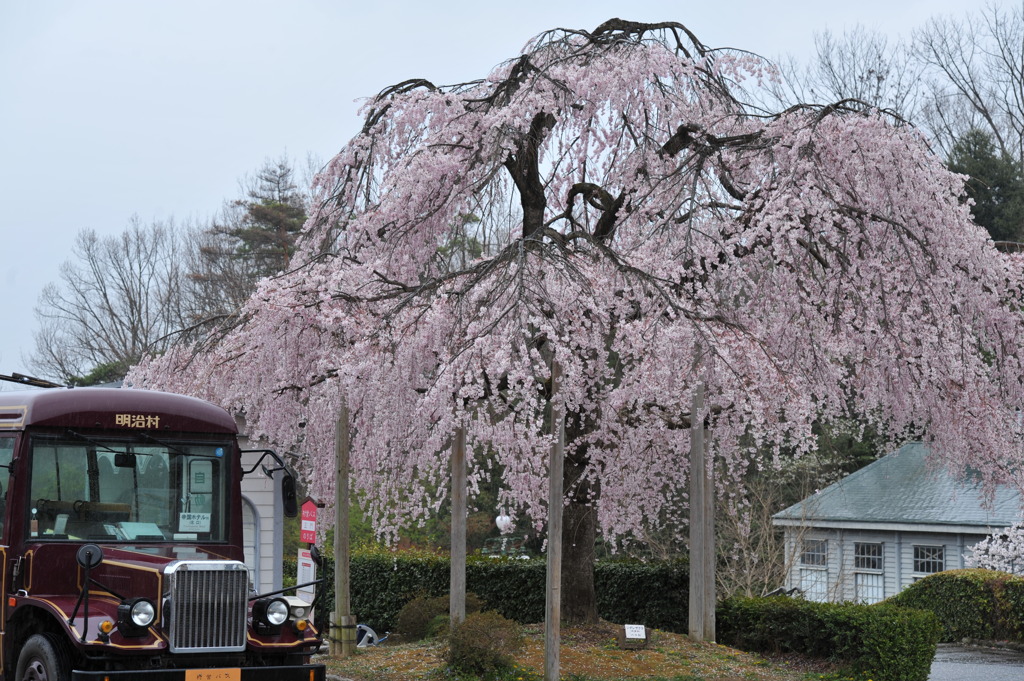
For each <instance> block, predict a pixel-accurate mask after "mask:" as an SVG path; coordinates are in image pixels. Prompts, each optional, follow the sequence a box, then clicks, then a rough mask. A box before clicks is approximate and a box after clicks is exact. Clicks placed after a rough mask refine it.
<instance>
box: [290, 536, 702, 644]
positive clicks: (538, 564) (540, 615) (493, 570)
mask: <svg viewBox="0 0 1024 681" xmlns="http://www.w3.org/2000/svg"><path fill="white" fill-rule="evenodd" d="M546 569H547V568H546V565H545V562H544V560H543V559H541V558H534V559H530V560H521V559H515V558H487V557H481V556H469V557H468V558H467V561H466V590H467V591H471V592H473V593H475V594H477V595H478V596H479V597H480V598H481V599H482V600H483V602H484V608H485V609H487V610H495V611H497V612H498V613H499V614H501V615H502V616H503V617H507V618H508V619H512V620H515V621H517V622H519V623H521V624H528V623H532V622H542V621H543V620H544V582H545V576H546ZM284 573H285V575H286V576H288V575H294V574H295V561H294V560H289V559H286V560H285V564H284ZM318 576H324V577H328V581H327V582H326V583H325V584H323V585H322V586H321V590H322V591H323V594H322V596H321V597H320V600H319V602H318V603H317V610H316V614H317V622H316V624H317V627H318V628H320V629H321V630H325V629H326V626H327V624H328V622H329V617H330V612H331V611H332V610H333V609H334V564H333V561H332V560H331V559H330V557H326V556H325V558H324V569H323V570H322V571H320V572H318ZM349 576H350V579H351V585H350V595H351V599H352V612H353V613H355V614H356V616H357V617H358V619H359V622H360V623H362V624H367V625H369V626H370V627H372V628H373V629H374V630H375V631H377V632H384V631H391V630H394V628H395V623H396V622H397V619H398V612H399V611H400V610H401V609H402V607H403V606H404V605H405V604H406V603H408V602H409V601H411V600H412V599H413V598H416V597H418V596H427V597H433V596H443V595H445V594H447V593H448V585H449V578H450V567H449V562H448V557H447V556H443V555H438V554H435V553H430V552H427V551H402V552H401V553H394V552H392V551H389V550H387V549H385V548H379V547H366V548H357V549H355V550H353V552H352V556H351V560H350V563H349ZM292 583H294V582H292ZM594 588H595V590H596V592H597V608H598V614H599V615H600V616H601V617H603V618H604V619H606V620H609V621H611V622H635V623H638V624H646V625H647V626H649V627H654V628H658V629H664V630H666V631H674V632H680V633H686V630H687V614H688V608H687V603H688V600H689V571H688V570H687V563H686V561H685V560H677V561H670V562H665V563H641V562H639V561H625V560H614V561H599V562H598V563H597V564H596V565H595V567H594ZM637 594H643V597H642V598H638V597H637Z"/></svg>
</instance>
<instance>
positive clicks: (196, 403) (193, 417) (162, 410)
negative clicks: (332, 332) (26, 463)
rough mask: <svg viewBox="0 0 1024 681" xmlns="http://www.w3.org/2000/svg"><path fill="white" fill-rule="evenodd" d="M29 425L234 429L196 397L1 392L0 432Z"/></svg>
mask: <svg viewBox="0 0 1024 681" xmlns="http://www.w3.org/2000/svg"><path fill="white" fill-rule="evenodd" d="M28 426H50V427H63V428H102V429H104V430H152V431H184V432H195V433H231V434H234V433H237V432H238V427H237V426H236V425H235V420H234V418H232V417H231V415H230V414H228V412H227V411H225V410H224V409H221V408H220V407H218V406H215V405H213V404H210V403H209V402H206V401H204V400H200V399H197V398H195V397H186V396H185V395H175V394H173V393H163V392H156V391H154V390H135V389H131V388H50V389H46V390H24V391H14V392H0V431H3V430H23V429H24V428H26V427H28Z"/></svg>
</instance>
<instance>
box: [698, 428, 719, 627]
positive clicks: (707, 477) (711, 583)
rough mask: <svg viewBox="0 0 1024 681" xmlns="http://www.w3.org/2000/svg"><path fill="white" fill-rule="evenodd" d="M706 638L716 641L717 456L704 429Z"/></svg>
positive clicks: (708, 431) (709, 434)
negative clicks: (715, 456)
mask: <svg viewBox="0 0 1024 681" xmlns="http://www.w3.org/2000/svg"><path fill="white" fill-rule="evenodd" d="M703 440H704V471H705V474H704V476H702V477H703V480H704V640H705V641H710V642H712V643H714V642H715V640H716V639H715V624H716V623H715V605H716V587H717V582H718V580H717V575H716V572H715V458H714V453H713V452H712V451H711V431H710V430H706V429H705V430H704V437H703Z"/></svg>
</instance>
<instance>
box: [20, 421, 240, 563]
mask: <svg viewBox="0 0 1024 681" xmlns="http://www.w3.org/2000/svg"><path fill="white" fill-rule="evenodd" d="M154 442H155V441H147V442H143V443H138V442H129V441H125V440H123V439H114V438H110V439H108V438H102V437H100V438H92V437H89V438H86V437H84V436H81V435H76V434H74V433H71V434H70V435H69V436H68V437H56V438H51V437H42V436H35V437H33V439H32V450H31V462H32V463H31V471H32V472H31V483H30V484H31V487H30V489H31V498H30V499H29V502H28V503H29V505H30V508H29V509H27V510H28V513H27V516H28V518H29V523H30V525H29V528H28V529H29V536H30V537H33V538H35V539H37V540H42V541H99V542H104V543H109V542H128V543H140V542H162V541H196V542H220V541H225V540H226V538H227V531H228V525H227V509H228V503H229V496H230V495H229V491H230V486H229V484H228V483H229V480H228V477H229V469H228V467H227V461H228V458H229V457H228V453H229V452H230V451H231V449H230V444H229V443H227V442H220V443H210V442H206V443H198V442H189V441H174V442H173V443H172V442H168V443H159V444H155V443H154Z"/></svg>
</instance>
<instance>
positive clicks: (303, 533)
mask: <svg viewBox="0 0 1024 681" xmlns="http://www.w3.org/2000/svg"><path fill="white" fill-rule="evenodd" d="M299 541H301V542H305V543H306V544H315V543H316V503H315V502H314V501H313V500H312V499H306V501H305V502H304V503H303V504H302V529H301V530H300V531H299Z"/></svg>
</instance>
